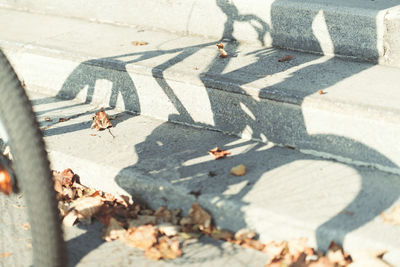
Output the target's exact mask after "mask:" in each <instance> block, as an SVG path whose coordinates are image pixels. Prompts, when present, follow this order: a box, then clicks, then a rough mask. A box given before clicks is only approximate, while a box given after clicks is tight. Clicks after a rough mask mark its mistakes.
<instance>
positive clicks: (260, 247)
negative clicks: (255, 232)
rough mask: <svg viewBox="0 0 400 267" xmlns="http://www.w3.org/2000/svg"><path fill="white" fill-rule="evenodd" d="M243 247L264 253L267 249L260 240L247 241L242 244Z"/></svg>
mask: <svg viewBox="0 0 400 267" xmlns="http://www.w3.org/2000/svg"><path fill="white" fill-rule="evenodd" d="M242 247H244V248H252V249H255V250H259V251H263V250H264V248H265V244H263V243H261V242H260V241H258V240H254V239H245V240H244V242H243V243H242Z"/></svg>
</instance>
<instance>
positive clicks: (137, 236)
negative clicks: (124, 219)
mask: <svg viewBox="0 0 400 267" xmlns="http://www.w3.org/2000/svg"><path fill="white" fill-rule="evenodd" d="M157 233H158V230H157V229H156V228H154V227H153V226H152V225H145V226H139V227H136V228H130V229H128V231H127V232H126V234H125V236H124V240H125V242H127V243H128V244H129V245H131V246H133V247H136V248H141V249H144V250H146V249H148V248H150V247H152V246H153V245H154V244H155V243H156V242H157V238H156V237H157Z"/></svg>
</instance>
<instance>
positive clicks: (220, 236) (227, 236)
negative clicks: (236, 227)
mask: <svg viewBox="0 0 400 267" xmlns="http://www.w3.org/2000/svg"><path fill="white" fill-rule="evenodd" d="M233 236H234V235H233V233H232V232H231V231H228V230H222V229H221V230H220V229H214V230H213V231H212V232H211V237H212V238H214V239H216V240H226V241H230V240H233Z"/></svg>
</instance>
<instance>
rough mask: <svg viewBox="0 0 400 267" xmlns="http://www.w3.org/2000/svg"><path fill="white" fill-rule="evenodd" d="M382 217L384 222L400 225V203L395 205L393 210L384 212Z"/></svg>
mask: <svg viewBox="0 0 400 267" xmlns="http://www.w3.org/2000/svg"><path fill="white" fill-rule="evenodd" d="M381 217H382V219H383V221H384V222H387V223H390V224H394V225H400V205H396V206H394V207H393V209H392V210H391V211H388V212H382V213H381Z"/></svg>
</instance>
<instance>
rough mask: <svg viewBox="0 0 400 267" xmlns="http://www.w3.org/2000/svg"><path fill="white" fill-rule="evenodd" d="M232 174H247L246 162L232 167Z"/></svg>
mask: <svg viewBox="0 0 400 267" xmlns="http://www.w3.org/2000/svg"><path fill="white" fill-rule="evenodd" d="M230 174H232V175H235V176H243V175H245V174H246V166H245V165H244V164H240V165H238V166H235V167H233V168H232V169H231V171H230Z"/></svg>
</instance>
